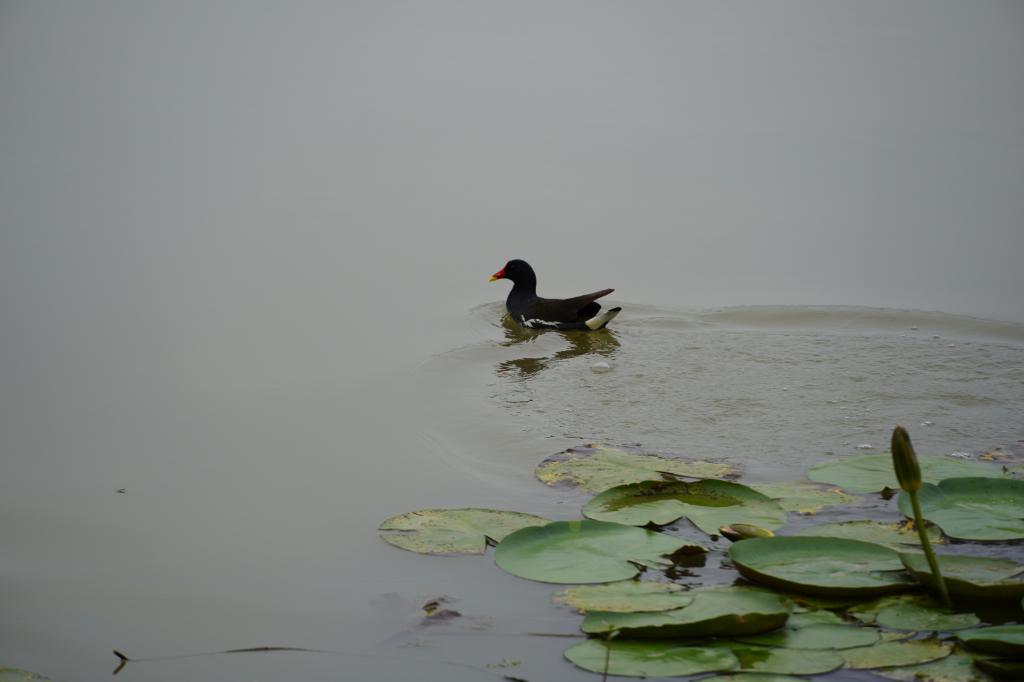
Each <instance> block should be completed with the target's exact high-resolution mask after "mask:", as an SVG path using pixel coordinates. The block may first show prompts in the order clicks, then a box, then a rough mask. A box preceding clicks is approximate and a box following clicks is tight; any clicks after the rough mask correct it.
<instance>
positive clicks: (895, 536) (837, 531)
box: [795, 520, 942, 548]
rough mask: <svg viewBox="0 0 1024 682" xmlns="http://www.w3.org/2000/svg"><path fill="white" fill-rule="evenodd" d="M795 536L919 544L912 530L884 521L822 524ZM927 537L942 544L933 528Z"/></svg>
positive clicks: (891, 545)
mask: <svg viewBox="0 0 1024 682" xmlns="http://www.w3.org/2000/svg"><path fill="white" fill-rule="evenodd" d="M795 534H796V535H817V536H822V537H830V538H846V539H848V540H862V541H864V542H874V543H876V544H879V545H885V546H887V547H896V548H898V547H900V546H901V545H920V544H921V538H920V537H919V536H918V534H917V531H916V530H914V529H913V528H911V527H909V526H907V525H904V524H902V523H885V522H884V521H868V520H856V521H837V522H835V523H822V524H819V525H817V526H809V527H807V528H801V529H800V530H799V531H797V532H796V533H795ZM928 536H929V539H930V540H931V541H932V542H935V543H940V542H942V535H941V533H939V531H938V530H937V529H935V528H929V529H928Z"/></svg>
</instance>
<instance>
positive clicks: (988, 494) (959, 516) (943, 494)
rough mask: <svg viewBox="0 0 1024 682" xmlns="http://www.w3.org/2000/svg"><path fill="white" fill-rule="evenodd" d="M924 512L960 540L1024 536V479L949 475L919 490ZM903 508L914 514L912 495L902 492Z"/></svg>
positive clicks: (905, 513)
mask: <svg viewBox="0 0 1024 682" xmlns="http://www.w3.org/2000/svg"><path fill="white" fill-rule="evenodd" d="M917 494H918V500H919V501H920V503H921V513H922V514H923V515H924V517H925V518H926V519H927V520H929V521H931V522H932V523H934V524H935V525H937V526H939V527H940V528H941V529H942V532H943V533H945V534H946V535H948V536H949V537H951V538H955V539H958V540H1017V539H1020V538H1024V481H1018V480H1014V479H1009V478H977V477H975V478H949V479H946V480H944V481H940V482H939V484H938V485H931V484H925V485H923V486H921V489H920V490H919V491H918V493H917ZM899 505H900V511H901V512H903V515H904V516H906V517H908V518H913V516H914V512H913V509H912V507H911V502H910V497H909V496H908V495H907V494H906V493H900V499H899Z"/></svg>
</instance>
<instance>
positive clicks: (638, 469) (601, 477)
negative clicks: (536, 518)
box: [535, 443, 738, 493]
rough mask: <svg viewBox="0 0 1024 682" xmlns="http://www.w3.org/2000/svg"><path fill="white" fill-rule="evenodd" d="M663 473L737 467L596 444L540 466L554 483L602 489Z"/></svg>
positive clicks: (723, 471)
mask: <svg viewBox="0 0 1024 682" xmlns="http://www.w3.org/2000/svg"><path fill="white" fill-rule="evenodd" d="M662 472H665V473H667V474H669V475H674V476H683V477H692V478H725V477H731V476H736V475H737V474H738V471H737V469H736V467H734V466H732V465H729V464H723V463H721V462H706V461H703V460H692V461H689V460H685V459H680V458H677V457H674V456H670V455H668V454H667V453H661V454H656V453H652V452H648V451H644V450H642V449H640V448H616V447H611V446H609V445H601V444H599V443H592V444H590V445H584V446H581V447H575V448H569V449H568V450H565V451H563V452H559V453H558V454H555V455H552V456H551V457H548V458H547V459H545V460H544V461H543V462H541V463H540V464H539V465H538V466H537V470H536V472H535V473H536V475H537V478H538V479H540V480H541V481H543V482H544V483H547V484H548V485H550V486H559V487H579V488H582V489H584V490H589V491H590V492H595V493H596V492H601V491H602V490H607V489H608V488H611V487H614V486H617V485H622V484H624V483H637V482H639V481H647V480H650V479H652V478H659V477H662Z"/></svg>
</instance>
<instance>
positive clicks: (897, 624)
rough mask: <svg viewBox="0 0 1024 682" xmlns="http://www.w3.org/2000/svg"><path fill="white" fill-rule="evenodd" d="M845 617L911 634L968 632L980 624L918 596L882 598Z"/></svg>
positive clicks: (972, 616)
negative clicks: (919, 632)
mask: <svg viewBox="0 0 1024 682" xmlns="http://www.w3.org/2000/svg"><path fill="white" fill-rule="evenodd" d="M847 613H849V614H850V615H851V616H853V617H854V618H856V619H857V620H859V621H861V622H863V623H869V624H876V625H880V626H882V627H886V628H890V629H893V630H909V631H912V632H917V631H928V630H931V631H935V632H948V631H950V630H959V629H962V628H971V627H974V626H975V625H977V624H978V623H979V620H978V617H977V616H976V615H974V614H973V613H952V612H950V611H949V610H948V609H946V608H945V607H943V606H942V605H941V604H939V603H938V602H937V601H935V600H934V599H932V598H931V597H928V596H927V595H920V594H900V595H895V596H888V597H882V598H881V599H876V600H875V601H873V602H870V603H867V604H858V605H857V606H854V607H852V608H851V609H849V611H847Z"/></svg>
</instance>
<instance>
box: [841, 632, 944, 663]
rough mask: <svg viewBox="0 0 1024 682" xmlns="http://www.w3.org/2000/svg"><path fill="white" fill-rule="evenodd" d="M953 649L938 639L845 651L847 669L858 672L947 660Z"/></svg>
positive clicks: (887, 643)
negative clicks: (941, 659)
mask: <svg viewBox="0 0 1024 682" xmlns="http://www.w3.org/2000/svg"><path fill="white" fill-rule="evenodd" d="M952 651H953V647H951V646H949V645H948V644H943V643H942V642H940V641H938V640H936V639H912V640H909V641H905V642H879V643H878V644H875V645H873V646H866V647H861V648H859V649H843V650H842V651H840V652H839V653H840V654H841V655H842V657H843V658H844V659H846V667H847V668H854V669H857V670H863V669H869V668H893V667H897V666H903V665H917V664H919V663H927V662H928V661H936V660H938V659H940V658H945V657H946V656H949V654H950V653H951V652H952Z"/></svg>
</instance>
